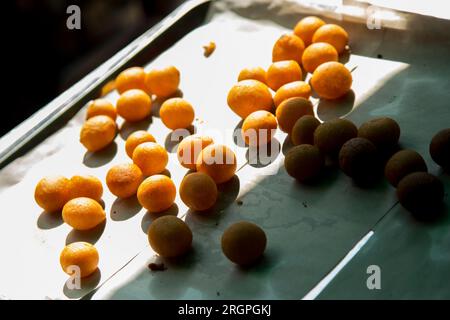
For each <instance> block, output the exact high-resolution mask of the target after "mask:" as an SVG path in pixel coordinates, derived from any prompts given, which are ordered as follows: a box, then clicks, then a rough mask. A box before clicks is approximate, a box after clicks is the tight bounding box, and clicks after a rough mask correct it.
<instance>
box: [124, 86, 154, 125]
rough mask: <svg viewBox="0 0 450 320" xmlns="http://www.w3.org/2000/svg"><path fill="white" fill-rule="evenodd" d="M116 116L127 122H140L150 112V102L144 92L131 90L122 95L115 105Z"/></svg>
mask: <svg viewBox="0 0 450 320" xmlns="http://www.w3.org/2000/svg"><path fill="white" fill-rule="evenodd" d="M116 108H117V114H118V115H119V116H121V117H122V118H124V119H125V120H126V121H129V122H136V121H141V120H144V119H145V118H147V117H148V116H149V115H150V113H151V111H152V100H151V99H150V97H149V95H148V94H147V93H145V91H142V90H139V89H131V90H127V91H125V92H124V93H122V94H121V95H120V97H119V99H118V100H117V104H116Z"/></svg>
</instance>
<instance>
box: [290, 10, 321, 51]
mask: <svg viewBox="0 0 450 320" xmlns="http://www.w3.org/2000/svg"><path fill="white" fill-rule="evenodd" d="M323 25H325V21H323V20H322V19H320V18H318V17H315V16H309V17H305V18H303V19H301V20H300V21H299V22H297V24H296V25H295V27H294V34H295V35H297V37H300V38H301V39H302V40H303V42H304V44H305V46H309V45H310V44H311V42H312V38H313V35H314V33H315V32H316V30H317V29H319V28H320V27H321V26H323Z"/></svg>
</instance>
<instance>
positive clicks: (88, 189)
mask: <svg viewBox="0 0 450 320" xmlns="http://www.w3.org/2000/svg"><path fill="white" fill-rule="evenodd" d="M102 195H103V186H102V182H101V181H100V180H99V179H98V178H97V177H94V176H91V175H86V176H73V177H72V178H70V198H71V199H74V198H79V197H87V198H91V199H94V200H95V201H98V202H100V200H101V199H102Z"/></svg>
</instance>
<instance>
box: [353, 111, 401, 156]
mask: <svg viewBox="0 0 450 320" xmlns="http://www.w3.org/2000/svg"><path fill="white" fill-rule="evenodd" d="M358 137H361V138H366V139H368V140H370V141H371V142H372V143H373V144H374V145H375V146H376V147H377V149H378V150H392V149H393V148H395V147H396V146H397V145H398V139H399V138H400V126H399V125H398V123H397V122H396V121H395V120H394V119H391V118H387V117H381V118H375V119H371V120H369V121H366V122H364V123H363V124H362V125H361V126H360V127H359V129H358Z"/></svg>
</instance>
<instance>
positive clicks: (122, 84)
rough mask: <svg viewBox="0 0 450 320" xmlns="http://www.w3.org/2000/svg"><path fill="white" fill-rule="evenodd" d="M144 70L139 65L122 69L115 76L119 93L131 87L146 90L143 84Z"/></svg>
mask: <svg viewBox="0 0 450 320" xmlns="http://www.w3.org/2000/svg"><path fill="white" fill-rule="evenodd" d="M145 75H146V74H145V71H144V68H141V67H131V68H128V69H125V70H123V71H122V72H121V73H119V75H118V76H117V78H116V89H117V91H118V92H119V94H122V93H124V92H125V91H128V90H131V89H140V90H142V91H145V92H147V90H148V89H147V86H146V84H145Z"/></svg>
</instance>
